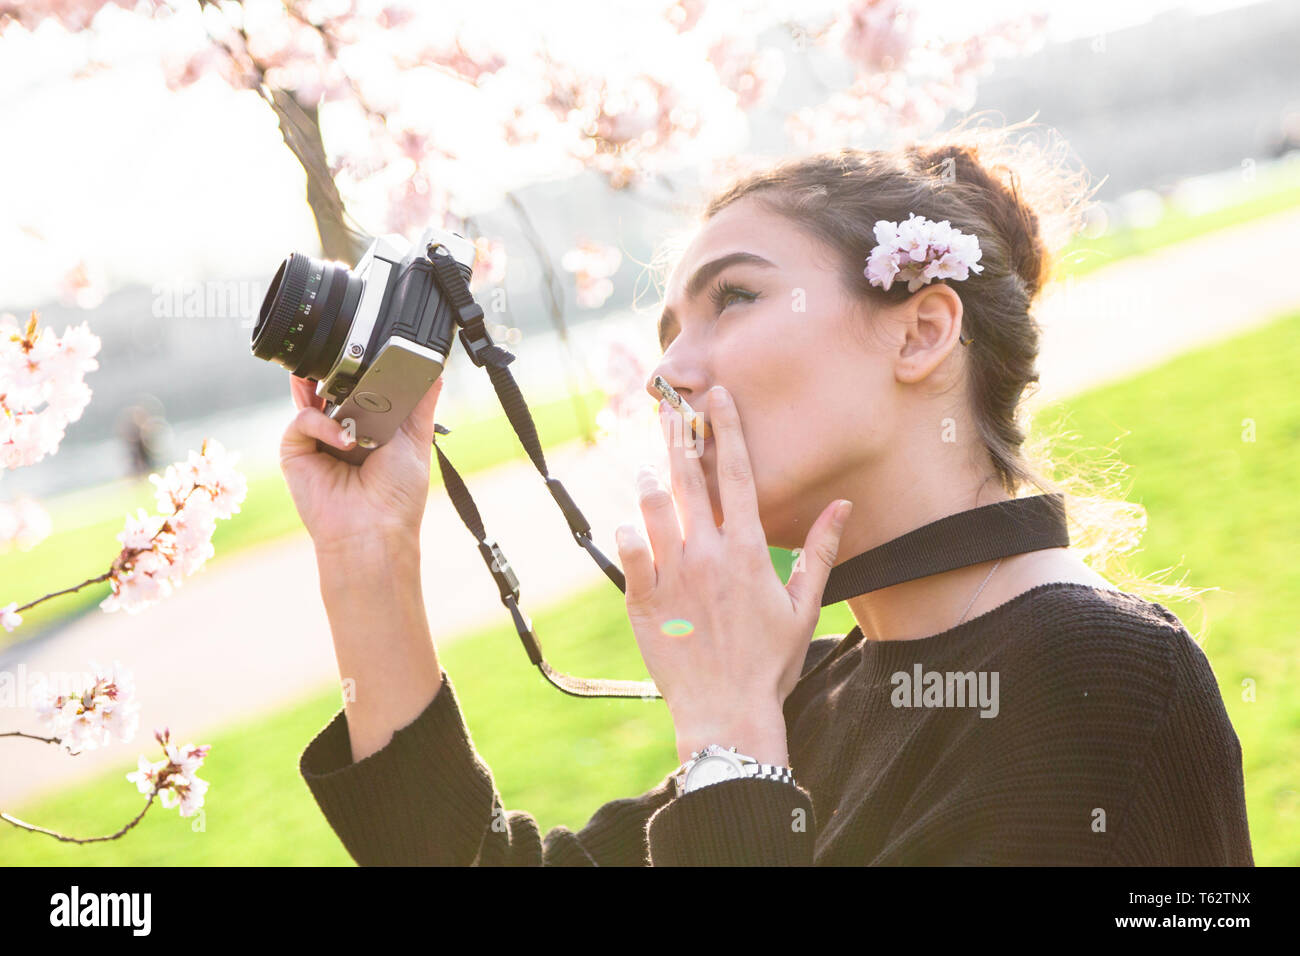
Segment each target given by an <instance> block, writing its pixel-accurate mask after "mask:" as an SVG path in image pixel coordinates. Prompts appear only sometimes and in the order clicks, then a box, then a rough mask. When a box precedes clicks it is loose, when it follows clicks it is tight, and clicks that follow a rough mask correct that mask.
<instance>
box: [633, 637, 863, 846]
mask: <svg viewBox="0 0 1300 956" xmlns="http://www.w3.org/2000/svg"><path fill="white" fill-rule="evenodd" d="M843 637H844V635H842V634H841V635H838V636H836V637H823V638H818V639H816V640H814V641H813V642H812V643H811V644H810V645H809V648H808V653H807V654H806V655H805V657H804V664H803V672H802V674H801V677H803V676H806V675H807V674H808V673H809V672H810V671H812V670H813V669H815V668H816V667H817V665H818V664H820V663H821V662H822V660H824V659H825V658H826V657H827V655H829V654H830V652H831V651H833V650H834V649H835V648H836V646H838V644H839V642H840V640H842V638H843ZM793 712H794V711H793V710H792V709H791V708H790V707H788V706H787V708H786V722H787V726H788V725H789V722H790V719H791V714H792V713H793ZM649 841H650V855H651V857H652V859H653V861H654V865H655V866H811V865H812V863H813V850H814V847H815V845H816V842H817V820H816V815H815V814H814V812H813V802H812V797H811V795H810V794H809V793H808V791H807V790H805V789H804V788H803V787H801V786H799V785H798V782H797V780H796V784H795V785H794V786H791V785H790V784H788V783H782V782H781V781H779V780H756V779H745V778H742V779H739V780H726V781H723V782H722V783H716V784H713V785H712V786H709V787H702V788H701V789H699V790H693V791H692V792H690V793H687V794H684V795H683V796H680V797H676V798H675V799H673V800H672V802H670V803H668V804H667V805H666V806H664V807H662V808H660V809H659V810H657V811H656V812H655V814H654V816H652V817H651V818H650V825H649Z"/></svg>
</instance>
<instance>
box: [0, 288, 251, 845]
mask: <svg viewBox="0 0 1300 956" xmlns="http://www.w3.org/2000/svg"><path fill="white" fill-rule="evenodd" d="M99 348H100V342H99V339H98V337H96V336H95V335H94V333H92V332H91V331H90V328H89V325H88V324H87V323H85V322H83V323H81V324H80V325H77V326H72V327H69V328H67V329H65V331H64V333H63V335H62V336H58V335H55V334H54V332H53V330H51V329H49V328H42V327H41V326H40V323H39V318H38V316H37V314H36V313H35V312H33V313H32V314H31V316H30V318H29V319H28V320H27V322H26V324H25V325H23V326H21V327H20V326H19V325H18V324H17V323H16V322H15V321H14V318H13V316H9V315H5V316H0V475H2V474H3V472H4V471H7V470H12V469H14V468H20V467H23V466H25V465H31V464H34V463H36V462H38V461H41V460H42V459H44V458H45V457H47V456H49V455H53V454H56V453H57V452H58V449H59V445H60V443H61V442H62V440H63V436H64V433H65V430H66V428H67V426H68V425H69V424H70V423H72V422H75V421H76V420H77V419H79V418H80V417H81V414H82V412H83V411H84V410H85V408H86V405H87V404H89V402H90V399H91V390H90V387H89V386H88V385H87V384H86V382H85V376H86V374H87V373H88V372H92V371H94V370H95V369H97V368H98V367H99V362H98V360H97V359H96V357H95V356H96V355H97V354H98V353H99ZM152 480H153V481H154V483H155V486H156V503H157V514H153V515H150V514H147V513H146V512H145V510H144V509H143V508H141V509H139V510H138V511H137V513H136V515H135V516H129V515H128V516H127V520H126V527H125V528H124V529H123V531H122V532H121V533H120V534H119V535H118V542H119V543H120V545H121V548H120V550H119V551H118V553H117V556H116V557H115V558H114V559H113V560H112V561H111V563H109V565H108V567H107V569H106V570H105V571H104V573H103V574H101V575H98V576H96V577H93V578H90V579H88V580H85V581H82V582H81V583H79V584H74V585H72V586H70V587H66V588H63V589H61V590H58V591H53V592H51V593H49V594H46V595H44V596H43V597H38V598H36V599H34V600H31V601H28V602H26V603H25V604H22V605H19V603H18V602H17V601H10V602H9V603H7V604H4V605H0V625H3V626H4V628H5V630H6V631H13V630H15V629H16V628H18V627H19V626H20V625H21V624H22V612H24V611H26V610H28V609H29V608H32V607H35V606H36V605H37V604H40V603H42V602H44V601H49V600H51V599H53V598H57V597H59V596H60V595H64V594H71V593H73V592H75V591H79V590H80V589H81V588H84V587H87V586H88V585H91V584H97V583H101V582H104V581H107V582H109V584H110V587H111V593H110V594H109V595H108V597H106V598H105V599H104V600H103V601H102V602H101V604H100V606H101V607H102V608H103V609H104V610H105V611H107V612H112V611H118V610H125V611H127V612H129V613H136V612H138V611H140V610H142V609H143V608H146V607H148V606H149V605H151V604H153V603H156V602H157V601H159V600H161V599H162V598H164V597H166V596H167V595H168V594H170V593H171V592H172V591H173V590H175V588H177V587H179V586H180V585H181V583H182V581H183V580H184V578H185V577H186V576H188V575H190V574H193V573H194V572H195V571H197V570H199V568H201V567H202V566H203V565H204V563H205V562H206V561H207V559H208V558H210V557H211V556H212V541H211V539H212V533H213V531H214V530H215V527H216V522H217V521H218V520H219V519H222V518H229V517H230V516H231V515H232V514H234V513H235V512H237V511H238V510H239V505H240V503H241V502H242V501H243V499H244V496H245V494H246V492H247V484H246V482H245V479H244V477H243V475H241V474H240V473H239V472H238V471H237V470H236V469H235V467H234V456H232V455H230V454H228V453H227V452H226V451H225V449H224V448H222V447H221V445H220V444H219V443H217V442H215V441H212V440H211V439H209V440H207V441H205V442H204V443H203V447H202V448H201V449H200V450H199V451H198V452H190V454H189V457H188V459H187V460H186V461H185V462H183V463H179V464H174V465H170V466H168V468H167V470H166V472H165V473H164V474H162V475H154V476H152ZM23 507H24V509H25V515H24V516H23V517H21V519H20V520H16V521H15V520H11V521H10V522H9V526H8V527H9V530H10V532H11V533H12V534H14V535H15V538H13V539H10V540H7V541H3V540H0V544H3V545H6V546H18V547H22V548H24V549H30V548H31V547H34V546H35V545H37V544H38V543H39V541H40V539H41V537H43V536H44V534H45V533H48V529H49V525H50V522H49V518H48V516H46V515H44V512H43V511H40V509H39V505H36V504H35V503H33V502H30V501H29V502H27V503H26V504H25V505H24V506H23ZM33 509H35V512H39V514H40V517H31V515H32V514H33V513H35V512H34V511H33ZM11 510H13V511H15V512H17V511H18V509H17V508H12V509H11ZM0 599H3V596H0ZM92 668H93V670H92V672H91V673H90V674H87V675H84V676H82V677H80V679H79V680H80V682H79V683H76V685H75V686H71V687H67V686H65V687H51V686H49V684H50V682H49V681H42V682H41V683H40V684H38V686H37V687H36V688H35V689H34V691H33V697H34V701H33V704H34V707H35V710H36V712H37V714H38V715H39V717H40V720H41V722H42V724H43V725H44V727H45V730H46V734H47V736H41V735H36V734H28V733H24V732H22V731H16V730H15V731H5V732H0V736H3V737H13V738H26V739H29V740H36V741H41V742H44V743H48V744H53V745H55V746H61V747H63V748H64V749H65V750H66V751H67V752H68V753H69V754H78V753H81V752H82V751H84V750H89V749H94V748H95V747H98V746H106V745H108V744H109V743H111V742H113V741H114V740H117V741H120V742H123V743H125V742H128V741H130V740H131V739H132V738H133V737H134V735H135V732H136V727H137V724H138V714H137V711H138V707H139V705H138V703H137V702H136V699H135V687H134V684H133V681H132V679H131V674H130V672H129V671H128V670H126V669H125V668H124V667H122V665H121V664H120V663H118V662H116V661H115V662H114V663H113V666H112V667H109V668H100V667H99V666H98V665H94V664H93V663H92ZM74 682H75V679H74ZM65 683H66V681H65ZM155 736H156V738H157V740H158V743H159V744H160V745H161V746H162V748H163V752H164V754H165V759H163V760H162V761H161V762H151V761H149V760H148V759H147V758H145V757H144V756H143V755H142V756H141V757H140V758H139V766H138V769H137V770H136V771H135V772H134V773H131V774H128V776H127V779H129V780H130V781H131V782H133V783H135V784H136V785H137V786H138V787H139V788H140V792H141V793H142V794H144V795H145V806H144V808H143V809H142V810H141V811H140V813H139V815H137V816H136V817H135V818H134V819H133V820H131V821H130V822H129V823H127V824H126V825H125V826H124V827H122V828H121V829H120V830H118V831H117V832H116V833H113V834H109V835H106V836H99V837H82V838H79V837H70V836H66V835H64V834H61V833H56V832H55V831H53V830H49V829H46V828H44V827H40V826H36V825H34V824H31V823H27V822H25V821H22V820H19V819H18V818H17V817H14V816H13V815H11V814H8V813H0V819H2V820H4V821H5V822H7V823H10V824H12V825H13V826H16V827H19V828H21V829H24V830H28V831H31V832H35V833H44V834H47V835H49V836H52V837H55V838H56V839H59V840H62V841H66V842H72V843H94V842H99V841H102V840H111V839H117V838H118V837H120V836H122V835H123V834H124V833H126V832H127V831H128V830H130V829H131V828H132V827H133V826H135V825H136V824H137V823H139V821H140V820H141V819H143V817H144V814H145V812H147V811H148V809H149V807H150V806H152V804H153V801H154V799H155V798H158V797H161V801H162V805H163V806H164V807H172V806H177V807H179V809H180V813H181V815H182V816H191V815H193V814H194V813H195V812H197V810H198V809H199V807H201V806H202V805H203V794H204V792H205V791H206V789H207V783H206V782H205V781H204V780H202V779H201V778H199V777H198V776H197V775H196V772H197V770H198V769H199V767H200V766H201V765H202V763H203V759H204V757H205V756H206V755H207V752H208V747H207V746H194V745H192V744H186V745H185V746H183V747H178V746H177V745H176V744H174V743H172V742H171V737H170V733H169V732H168V731H167V730H166V729H163V730H159V731H156V732H155Z"/></svg>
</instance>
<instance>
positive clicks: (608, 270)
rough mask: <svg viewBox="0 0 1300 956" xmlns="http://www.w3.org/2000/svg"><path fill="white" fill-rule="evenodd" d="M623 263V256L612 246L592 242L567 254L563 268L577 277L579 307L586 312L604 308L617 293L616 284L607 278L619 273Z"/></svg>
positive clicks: (587, 242)
mask: <svg viewBox="0 0 1300 956" xmlns="http://www.w3.org/2000/svg"><path fill="white" fill-rule="evenodd" d="M622 261H623V254H622V253H621V252H619V251H618V250H617V249H615V248H614V247H613V246H607V245H605V244H604V243H600V242H595V241H592V240H584V241H582V242H580V243H579V244H578V245H577V246H576V247H575V248H573V249H570V250H569V251H568V252H566V253H565V254H564V256H563V257H562V258H561V259H560V265H561V267H562V268H564V269H565V271H567V272H572V273H573V274H574V276H573V278H574V282H575V283H576V285H577V292H578V305H580V306H582V307H583V308H584V309H596V308H599V307H600V306H602V305H604V304H605V301H606V300H607V299H608V298H609V297H610V296H611V295H613V294H614V283H613V282H611V281H610V279H609V278H608V277H609V276H611V275H613V274H614V273H615V272H617V271H618V267H619V265H620V264H621V263H622Z"/></svg>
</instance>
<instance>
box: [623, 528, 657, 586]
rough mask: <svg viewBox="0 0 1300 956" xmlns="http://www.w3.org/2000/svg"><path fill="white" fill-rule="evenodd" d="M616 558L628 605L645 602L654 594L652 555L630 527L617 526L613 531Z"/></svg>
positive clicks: (648, 546) (655, 576)
mask: <svg viewBox="0 0 1300 956" xmlns="http://www.w3.org/2000/svg"><path fill="white" fill-rule="evenodd" d="M614 543H615V544H616V545H617V546H618V558H619V561H620V562H621V563H622V565H623V577H624V579H625V580H624V586H625V588H626V590H625V591H624V594H625V596H626V598H627V601H628V603H629V604H636V603H638V602H642V601H646V600H648V599H649V598H650V596H651V595H652V594H653V593H654V589H655V583H656V581H657V577H658V576H657V574H656V572H655V561H654V555H653V554H651V553H650V545H649V544H647V543H646V542H645V541H644V540H643V539H642V537H641V535H640V534H638V533H637V530H636V528H634V527H632V526H631V525H628V524H625V525H619V526H618V528H617V529H615V531H614Z"/></svg>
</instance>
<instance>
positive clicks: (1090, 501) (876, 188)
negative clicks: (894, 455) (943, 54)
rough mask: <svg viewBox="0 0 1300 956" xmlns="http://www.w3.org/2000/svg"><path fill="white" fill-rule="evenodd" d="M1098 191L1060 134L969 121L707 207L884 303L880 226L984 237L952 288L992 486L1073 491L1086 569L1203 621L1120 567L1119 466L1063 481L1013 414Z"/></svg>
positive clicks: (784, 177)
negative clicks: (833, 266) (1066, 256)
mask: <svg viewBox="0 0 1300 956" xmlns="http://www.w3.org/2000/svg"><path fill="white" fill-rule="evenodd" d="M1033 134H1043V135H1042V136H1041V137H1038V136H1035V135H1033ZM1094 191H1095V188H1094V187H1091V186H1090V185H1089V181H1088V175H1087V173H1086V172H1085V171H1084V170H1083V169H1082V168H1081V167H1079V166H1078V165H1077V163H1076V162H1075V161H1074V158H1073V156H1072V154H1071V153H1070V150H1069V147H1068V145H1067V144H1066V143H1065V142H1064V140H1062V139H1060V137H1059V136H1057V135H1056V134H1055V133H1054V132H1051V131H1046V130H1042V129H1041V128H1039V127H1036V126H1031V124H1029V123H1028V122H1026V123H1019V124H1015V125H1013V126H995V125H990V124H988V123H987V122H985V121H984V120H983V118H977V119H976V120H973V121H971V122H968V123H967V124H964V125H963V126H960V127H958V128H957V129H954V130H953V131H951V132H949V133H946V134H943V135H940V136H937V137H935V138H932V139H930V140H927V141H926V142H924V143H913V144H911V145H908V146H905V147H903V148H901V149H896V150H889V151H886V150H861V149H841V150H838V151H835V152H829V153H820V154H815V155H810V156H805V157H800V158H797V159H792V160H788V161H785V162H781V163H779V164H777V165H774V166H770V167H767V168H762V169H758V170H752V171H749V172H746V173H743V174H742V175H741V176H740V178H738V179H737V180H735V181H734V182H732V183H731V184H730V185H728V186H727V187H726V188H724V189H723V190H721V191H720V192H719V193H717V194H716V195H715V196H713V198H712V199H710V200H709V201H708V202H707V204H706V205H705V207H704V210H703V219H705V220H707V219H709V218H711V217H713V216H714V215H716V214H717V213H718V212H719V211H721V210H722V209H724V208H726V207H727V206H729V205H730V204H732V203H734V202H736V201H738V200H740V199H742V198H747V197H749V198H752V199H753V200H755V201H757V202H760V203H762V204H763V205H764V207H765V208H767V209H769V210H771V211H773V212H776V213H778V214H780V215H782V216H784V217H786V218H787V219H789V220H790V221H791V222H792V223H794V224H795V225H796V226H797V227H798V228H800V229H801V230H802V231H804V232H806V233H808V234H809V235H811V236H813V237H814V238H816V239H819V240H821V241H822V242H823V243H825V244H826V245H827V247H828V248H830V249H831V250H833V251H834V253H835V254H836V256H837V257H838V258H839V260H840V262H841V263H842V272H841V274H842V277H843V281H844V283H845V284H846V286H847V288H848V289H849V290H850V292H851V293H852V294H853V295H854V296H857V297H861V298H862V299H864V300H865V301H867V302H869V303H872V302H874V303H881V304H888V303H897V302H901V301H903V300H905V299H906V298H907V297H908V295H909V293H908V291H907V285H906V283H895V284H894V286H893V288H891V289H890V290H889V291H888V292H886V291H884V290H882V289H880V288H879V287H876V286H872V285H871V284H870V283H869V282H868V280H867V278H866V277H865V276H864V275H863V266H864V264H865V259H866V256H867V255H868V254H869V253H870V251H871V249H872V248H873V247H874V246H875V244H876V240H875V235H874V231H873V228H874V225H875V223H876V221H877V220H881V219H885V220H889V221H892V222H899V221H902V220H905V219H907V217H908V215H909V214H910V213H915V214H917V215H918V216H924V217H926V218H927V219H932V220H945V219H946V220H948V221H949V222H950V223H951V224H952V225H953V226H954V227H955V228H957V229H960V230H961V231H962V232H965V233H968V234H973V235H976V236H978V237H979V242H980V249H981V252H982V255H981V258H980V264H981V265H982V266H983V267H984V269H983V271H982V272H981V273H979V274H974V273H972V275H971V276H970V278H968V279H966V280H964V281H962V282H961V283H959V285H958V286H957V287H956V288H957V289H958V291H959V293H960V295H961V300H962V306H963V312H962V326H963V329H962V331H963V335H964V336H968V337H970V338H971V339H973V342H972V344H971V345H970V347H969V349H968V350H966V351H967V361H968V363H969V364H968V368H967V371H968V374H967V381H968V385H969V398H970V405H971V409H972V412H973V415H974V421H975V427H976V429H977V431H978V434H979V437H980V441H981V443H982V445H983V447H984V448H985V449H986V450H987V452H988V456H989V460H990V462H991V464H992V467H993V470H994V473H995V475H996V478H997V480H998V481H999V483H1000V484H1001V485H1002V487H1003V488H1004V489H1005V490H1006V492H1007V494H1009V495H1010V496H1012V497H1017V496H1020V495H1021V494H1024V493H1051V492H1059V493H1062V494H1065V495H1067V503H1068V505H1069V507H1068V508H1067V513H1068V514H1069V520H1070V525H1071V534H1070V537H1071V541H1072V543H1073V545H1074V546H1075V547H1076V548H1078V549H1079V551H1080V552H1081V557H1082V558H1083V559H1084V560H1085V561H1086V562H1087V563H1088V564H1089V566H1091V567H1092V568H1093V570H1095V571H1097V573H1099V574H1103V575H1105V576H1107V577H1108V578H1109V579H1110V580H1112V581H1113V582H1114V583H1115V584H1116V585H1117V586H1119V587H1121V588H1122V589H1123V590H1126V591H1129V592H1131V593H1136V594H1139V595H1140V596H1142V597H1145V598H1146V599H1148V600H1152V601H1172V600H1175V599H1178V600H1194V601H1196V603H1197V604H1198V605H1200V606H1201V610H1202V620H1203V621H1204V605H1203V603H1202V602H1201V601H1200V597H1199V595H1200V593H1201V591H1204V590H1208V589H1204V588H1202V589H1194V588H1189V587H1184V586H1183V585H1182V583H1181V581H1180V582H1178V583H1176V584H1168V583H1165V582H1164V580H1163V579H1162V578H1157V577H1155V576H1152V577H1149V578H1143V577H1142V576H1139V575H1136V574H1134V573H1133V572H1132V571H1131V570H1130V569H1129V568H1128V566H1127V564H1126V563H1125V562H1124V561H1123V560H1121V559H1122V556H1123V555H1124V554H1126V553H1127V552H1131V551H1132V550H1133V549H1135V548H1136V546H1137V544H1138V542H1139V540H1140V539H1141V536H1142V533H1143V531H1144V530H1145V527H1146V512H1145V509H1144V508H1143V507H1142V506H1141V505H1140V504H1135V503H1131V502H1128V501H1126V500H1124V499H1123V497H1112V495H1113V493H1114V490H1115V488H1116V486H1117V484H1118V481H1117V480H1116V479H1115V476H1116V474H1117V473H1120V474H1121V477H1122V473H1123V472H1124V471H1126V466H1124V465H1123V464H1122V463H1121V462H1118V461H1111V462H1109V463H1107V464H1104V465H1103V464H1101V463H1097V464H1096V465H1094V471H1093V474H1092V475H1091V476H1088V475H1085V474H1084V473H1082V472H1080V471H1079V470H1078V469H1077V466H1075V470H1074V471H1072V472H1071V473H1070V474H1065V473H1064V471H1065V469H1064V468H1063V467H1062V466H1063V465H1064V464H1065V463H1066V462H1065V461H1064V460H1060V461H1053V457H1054V456H1053V454H1052V446H1053V441H1052V439H1053V438H1055V439H1058V440H1059V441H1062V442H1063V441H1065V440H1067V439H1068V438H1069V437H1071V436H1070V434H1069V433H1065V432H1062V433H1060V434H1059V435H1057V436H1039V435H1035V436H1034V439H1033V441H1030V440H1029V431H1030V429H1029V425H1030V423H1029V420H1028V415H1027V413H1026V412H1025V411H1024V410H1023V409H1022V407H1021V405H1022V401H1023V399H1024V398H1026V397H1027V395H1028V394H1032V393H1031V392H1027V389H1029V388H1030V386H1033V385H1034V384H1035V383H1036V382H1037V381H1038V371H1037V369H1036V367H1035V366H1036V362H1037V358H1038V350H1039V339H1040V335H1041V329H1040V327H1039V325H1038V323H1037V321H1036V320H1035V319H1034V316H1033V314H1032V311H1031V310H1032V307H1033V305H1034V302H1035V300H1036V298H1037V297H1038V295H1039V293H1040V292H1041V291H1042V289H1043V287H1044V285H1045V284H1046V283H1047V282H1048V281H1049V279H1050V278H1051V277H1052V274H1053V271H1054V267H1055V262H1056V260H1055V254H1056V253H1057V252H1059V250H1060V249H1061V248H1062V247H1063V246H1064V244H1065V243H1066V242H1067V241H1068V240H1069V238H1070V237H1071V236H1072V235H1074V234H1075V233H1076V232H1077V231H1078V229H1079V227H1080V226H1081V224H1082V221H1083V215H1084V213H1085V211H1086V209H1087V208H1088V206H1089V205H1090V204H1091V201H1092V194H1093V192H1094ZM941 281H942V280H941ZM1031 486H1032V487H1031ZM1170 570H1172V569H1165V571H1162V572H1158V574H1159V575H1161V576H1165V575H1166V574H1167V572H1168V571H1170ZM1203 634H1204V630H1203V629H1202V630H1201V631H1200V632H1198V639H1200V637H1202V636H1203Z"/></svg>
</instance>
